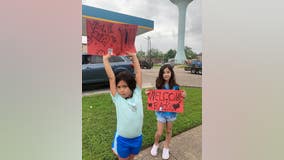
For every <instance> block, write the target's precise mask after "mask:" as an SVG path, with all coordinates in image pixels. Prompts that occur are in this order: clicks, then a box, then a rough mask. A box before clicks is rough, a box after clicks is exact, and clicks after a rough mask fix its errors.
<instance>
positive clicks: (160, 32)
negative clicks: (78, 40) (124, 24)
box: [82, 0, 202, 53]
mask: <svg viewBox="0 0 284 160" xmlns="http://www.w3.org/2000/svg"><path fill="white" fill-rule="evenodd" d="M82 3H83V4H84V5H89V6H93V7H97V8H101V9H105V10H110V11H114V12H119V13H123V14H128V15H131V16H136V17H140V18H145V19H149V20H153V21H154V30H152V31H150V32H147V33H144V34H142V35H139V36H137V37H136V40H135V46H136V49H137V51H139V50H141V49H142V50H143V51H146V50H147V40H146V39H145V37H146V36H150V37H151V45H152V48H156V49H159V50H161V51H163V52H167V51H168V50H169V49H177V35H178V9H177V7H176V6H175V5H174V4H173V3H171V2H170V0H82ZM184 42H185V46H189V47H191V48H192V50H193V51H195V52H196V53H200V52H202V24H201V0H193V1H192V2H191V3H190V4H189V5H188V7H187V11H186V27H185V40H184Z"/></svg>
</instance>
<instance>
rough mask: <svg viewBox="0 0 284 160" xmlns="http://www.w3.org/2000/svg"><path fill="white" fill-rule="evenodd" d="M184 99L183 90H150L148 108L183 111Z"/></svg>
mask: <svg viewBox="0 0 284 160" xmlns="http://www.w3.org/2000/svg"><path fill="white" fill-rule="evenodd" d="M183 99H184V98H183V96H182V91H181V90H150V93H149V94H148V102H147V105H148V110H154V111H161V112H183Z"/></svg>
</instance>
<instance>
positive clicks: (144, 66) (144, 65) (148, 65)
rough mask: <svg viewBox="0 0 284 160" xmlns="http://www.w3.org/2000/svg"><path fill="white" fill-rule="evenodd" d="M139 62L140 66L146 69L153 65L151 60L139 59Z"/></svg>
mask: <svg viewBox="0 0 284 160" xmlns="http://www.w3.org/2000/svg"><path fill="white" fill-rule="evenodd" d="M139 63H140V68H142V69H145V68H146V69H151V68H152V67H153V62H148V61H145V60H140V61H139Z"/></svg>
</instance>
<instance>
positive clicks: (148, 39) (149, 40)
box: [145, 36, 152, 63]
mask: <svg viewBox="0 0 284 160" xmlns="http://www.w3.org/2000/svg"><path fill="white" fill-rule="evenodd" d="M145 39H147V47H148V48H147V49H148V56H149V61H150V63H151V62H152V60H151V37H150V36H147V37H145Z"/></svg>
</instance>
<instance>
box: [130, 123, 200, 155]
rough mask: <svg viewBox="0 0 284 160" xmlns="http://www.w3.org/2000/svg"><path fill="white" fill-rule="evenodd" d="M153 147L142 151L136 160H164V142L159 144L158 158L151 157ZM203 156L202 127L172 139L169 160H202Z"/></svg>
mask: <svg viewBox="0 0 284 160" xmlns="http://www.w3.org/2000/svg"><path fill="white" fill-rule="evenodd" d="M151 147H152V146H151ZM151 147H149V148H146V149H144V150H143V151H141V152H140V153H139V155H138V156H136V157H135V158H134V160H162V149H163V142H160V143H159V151H158V152H159V153H158V156H156V157H153V156H151V154H150V150H151ZM201 155H202V125H200V126H197V127H195V128H193V129H190V130H188V131H185V132H183V133H181V134H179V135H177V136H174V137H172V140H171V144H170V158H169V160H201V159H202V157H201Z"/></svg>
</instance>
